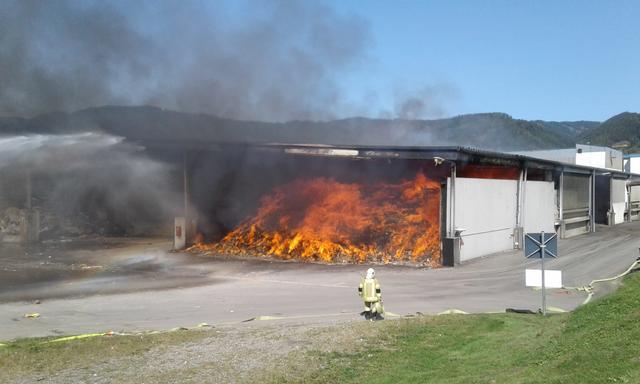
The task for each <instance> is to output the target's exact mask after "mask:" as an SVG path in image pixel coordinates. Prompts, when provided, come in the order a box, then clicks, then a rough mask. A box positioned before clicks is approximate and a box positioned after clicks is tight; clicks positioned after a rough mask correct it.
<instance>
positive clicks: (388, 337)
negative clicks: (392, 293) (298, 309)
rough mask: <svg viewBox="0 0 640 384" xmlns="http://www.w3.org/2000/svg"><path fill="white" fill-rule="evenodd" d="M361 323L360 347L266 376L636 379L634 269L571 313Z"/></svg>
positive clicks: (639, 277)
mask: <svg viewBox="0 0 640 384" xmlns="http://www.w3.org/2000/svg"><path fill="white" fill-rule="evenodd" d="M369 327H370V332H371V333H372V334H375V335H378V336H376V337H375V338H374V337H370V338H369V339H367V340H366V343H365V344H366V345H368V347H360V348H357V350H356V351H355V352H351V353H324V354H322V353H321V354H312V355H311V356H308V359H309V360H310V361H311V360H313V361H319V363H317V364H316V365H317V366H318V367H321V368H319V369H316V370H314V371H311V372H307V374H305V376H304V377H301V378H290V376H289V378H287V377H284V378H275V379H274V380H273V381H275V382H305V383H640V274H635V275H632V276H630V277H628V278H627V279H625V281H624V284H623V285H622V286H621V288H620V289H619V290H618V291H616V292H615V293H614V294H612V295H610V296H607V297H605V298H603V299H601V300H597V301H595V302H593V303H591V304H589V305H587V306H584V307H582V308H580V309H578V310H577V311H575V312H574V313H571V314H560V315H552V316H548V317H546V318H544V317H542V316H539V315H516V314H491V315H468V316H464V315H449V316H440V317H426V318H419V319H409V320H400V321H387V322H381V323H375V324H371V325H369ZM363 332H366V330H365V331H363Z"/></svg>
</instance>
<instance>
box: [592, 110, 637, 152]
mask: <svg viewBox="0 0 640 384" xmlns="http://www.w3.org/2000/svg"><path fill="white" fill-rule="evenodd" d="M580 141H581V142H585V143H586V142H590V143H591V144H594V145H606V146H608V147H611V146H616V147H619V148H621V149H623V150H624V151H626V152H640V113H632V112H624V113H621V114H619V115H616V116H613V117H612V118H610V119H609V120H607V121H605V122H603V123H602V124H600V126H598V127H596V128H594V129H593V130H591V131H588V132H585V134H584V135H582V137H580Z"/></svg>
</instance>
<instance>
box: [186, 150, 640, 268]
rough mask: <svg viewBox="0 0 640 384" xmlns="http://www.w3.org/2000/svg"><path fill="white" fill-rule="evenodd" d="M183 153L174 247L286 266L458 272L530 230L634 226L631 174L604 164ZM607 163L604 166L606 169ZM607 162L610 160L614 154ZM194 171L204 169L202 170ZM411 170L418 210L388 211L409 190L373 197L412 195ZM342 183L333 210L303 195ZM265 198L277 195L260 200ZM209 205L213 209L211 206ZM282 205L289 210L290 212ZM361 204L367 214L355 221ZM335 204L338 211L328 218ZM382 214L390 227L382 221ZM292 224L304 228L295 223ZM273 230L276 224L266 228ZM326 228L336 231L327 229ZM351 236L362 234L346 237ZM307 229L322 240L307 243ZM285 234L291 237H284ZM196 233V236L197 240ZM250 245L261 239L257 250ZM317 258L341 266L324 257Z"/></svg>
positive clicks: (443, 155)
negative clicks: (315, 217) (348, 264)
mask: <svg viewBox="0 0 640 384" xmlns="http://www.w3.org/2000/svg"><path fill="white" fill-rule="evenodd" d="M604 152H605V153H609V154H610V153H612V152H607V151H604ZM184 153H185V155H184V190H185V212H187V214H186V219H185V217H182V218H177V219H176V228H177V232H176V236H177V237H176V246H177V247H178V248H181V247H183V246H187V245H189V244H190V243H193V242H194V241H197V242H204V243H210V244H214V245H216V244H218V245H219V244H221V243H224V245H225V246H222V247H219V246H213V247H212V248H210V250H213V251H220V252H225V251H227V250H232V251H233V253H238V252H244V251H246V252H247V253H249V254H251V253H265V254H270V255H272V256H276V257H280V258H286V259H293V258H296V257H299V258H302V259H305V258H309V259H314V258H315V259H318V257H317V255H318V254H319V253H322V252H325V251H326V250H327V249H329V250H332V251H331V252H334V253H344V254H348V255H350V257H351V258H347V259H346V261H355V262H363V261H376V262H377V261H383V262H394V261H398V262H400V263H402V262H412V261H413V262H420V261H425V260H430V261H431V264H440V265H456V264H458V263H460V262H466V261H469V260H472V259H475V258H478V257H482V256H486V255H489V254H492V253H496V252H501V251H507V250H512V249H519V248H520V247H521V246H522V241H523V234H524V233H527V232H540V231H545V232H548V233H549V232H557V233H558V235H559V236H560V237H561V238H568V237H572V236H576V235H580V234H586V233H589V232H594V231H596V228H597V225H598V224H601V225H616V224H621V223H623V222H624V221H627V220H632V219H637V218H638V213H640V209H639V208H640V186H635V184H634V182H633V178H634V177H635V176H636V175H634V174H631V173H627V172H623V171H622V162H621V161H622V157H620V163H621V164H620V170H617V169H614V167H613V166H612V167H599V166H598V167H595V166H587V165H580V164H573V163H566V162H561V161H556V160H550V159H543V158H537V157H533V156H526V155H522V154H513V153H497V152H488V151H481V150H476V149H471V148H461V147H364V146H360V147H358V146H326V145H288V144H264V145H262V144H256V145H230V144H218V145H216V146H215V147H210V146H208V147H207V148H206V150H204V149H203V148H198V146H197V145H196V146H194V147H193V148H191V149H189V150H187V151H185V152H184ZM607 156H609V155H607ZM607 156H605V157H604V159H605V161H609V162H611V159H609V160H607V158H608V157H607ZM613 156H614V159H613V160H614V161H613V163H615V161H617V160H616V159H615V157H616V156H617V155H616V154H615V153H614V154H613ZM593 157H594V158H599V157H600V155H598V156H593ZM609 157H611V156H609ZM613 163H612V164H613ZM203 164H209V165H208V166H206V167H204V168H202V165H203ZM598 165H600V163H598ZM604 165H607V164H604ZM614 165H615V164H614ZM214 168H216V169H217V170H215V171H214V170H213V169H214ZM203 169H204V171H203ZM221 169H224V170H223V171H221ZM416 172H418V174H422V175H424V177H425V178H426V179H425V180H427V181H428V186H427V187H425V188H426V189H424V194H422V195H420V196H422V197H421V199H426V200H428V203H426V204H425V205H424V206H421V205H419V204H418V205H415V204H414V203H411V202H410V201H409V200H407V204H406V205H402V204H400V203H397V202H402V199H403V198H405V197H407V196H409V195H410V194H408V192H407V191H409V189H406V190H405V191H404V192H400V193H399V194H396V195H393V194H392V193H391V192H389V193H386V192H384V193H382V192H381V191H383V190H384V191H393V190H394V188H396V187H397V186H400V185H405V186H406V185H409V184H406V183H407V181H406V180H414V184H411V188H413V189H412V190H419V188H418V186H417V181H416V180H417V179H414V178H413V177H414V176H412V175H415V173H416ZM214 174H215V175H214ZM212 175H213V176H212ZM314 178H315V179H314ZM300 179H305V180H308V179H314V180H324V181H327V180H332V182H333V181H335V183H333V184H331V186H328V187H326V188H324V189H323V187H318V186H317V184H316V186H315V187H314V188H315V189H314V188H312V189H310V187H309V186H308V185H305V184H301V183H300V182H298V181H296V180H300ZM402 183H405V184H402ZM361 185H370V186H372V187H360V186H361ZM425 185H427V184H425ZM247 186H248V188H245V187H247ZM345 186H349V188H351V187H352V186H356V187H355V190H356V192H357V193H358V199H357V200H353V201H352V200H350V199H349V198H342V197H340V199H341V200H340V201H339V202H338V203H336V204H337V205H331V204H330V203H327V201H329V199H327V197H326V196H325V195H322V196H316V195H314V197H313V198H311V202H305V201H303V200H304V199H303V198H302V197H300V196H302V195H305V196H306V193H307V191H309V190H312V191H314V192H313V193H316V192H317V191H328V192H326V193H328V194H329V195H331V196H343V194H342V191H343V189H344V188H346V187H345ZM383 186H387V187H383ZM376 188H377V189H378V190H379V192H380V193H376ZM385 188H386V189H385ZM398 188H399V187H398ZM402 188H404V187H402ZM407 188H409V187H407ZM416 188H418V189H416ZM396 189H397V188H396ZM349 190H350V191H353V189H349ZM270 191H271V192H273V191H276V192H273V194H272V195H269V193H271V192H270ZM297 191H299V195H298V194H297V193H298V192H297ZM421 193H422V192H421ZM367 194H369V195H371V196H374V197H373V198H372V199H373V200H367V197H366V196H367ZM381 194H386V195H388V196H389V200H384V199H382V200H380V198H379V197H375V196H378V195H381ZM212 196H215V198H214V199H215V200H216V201H215V203H213V204H212V201H211V200H212ZM265 196H268V197H267V200H269V201H270V202H273V201H276V200H277V198H276V196H278V198H279V199H280V200H277V201H278V203H277V204H275V205H274V206H273V207H271V208H268V207H265V203H264V200H265ZM403 196H404V197H403ZM376 199H378V200H376ZM287 201H296V204H298V205H295V204H294V205H293V206H292V207H294V208H291V207H288V206H287ZM354 201H355V202H354ZM372 202H373V203H372ZM315 203H317V205H318V207H314V209H309V207H308V206H307V205H312V204H315ZM396 203H397V204H396ZM278 204H279V205H278ZM305 204H306V205H305ZM372 204H373V205H372ZM393 204H396V205H393ZM411 204H414V205H411ZM358 205H361V206H365V207H366V208H365V209H364V213H362V212H360V210H359V208H358ZM378 206H385V207H387V206H388V207H391V208H390V210H389V211H386V213H385V212H383V213H380V212H377V213H376V212H373V211H375V207H378ZM336 207H342V209H344V210H343V211H342V212H338V213H336V212H330V211H331V209H336ZM372 207H373V208H372ZM320 208H322V209H325V210H326V212H324V213H323V215H324V216H323V217H325V218H326V220H324V223H322V224H320V225H319V226H318V225H315V224H310V225H309V217H308V216H305V217H303V218H302V217H297V216H300V215H298V214H291V212H287V209H289V210H291V209H294V210H298V211H304V212H314V213H315V212H318V209H320ZM412 210H414V211H412ZM369 211H372V212H373V213H371V215H372V216H371V217H369V216H367V212H369ZM252 212H253V213H252ZM256 212H258V213H257V214H256ZM260 212H262V213H260ZM265 212H267V213H266V216H265V215H263V213H265ZM393 212H406V213H407V214H406V216H407V217H409V218H410V219H407V221H406V223H408V224H407V225H406V226H405V227H402V226H401V225H400V226H398V227H397V228H396V227H395V226H396V225H399V224H398V223H401V224H402V223H405V222H404V221H402V220H405V219H404V218H402V217H400V216H397V215H396V216H394V215H395V214H394V213H393ZM298 213H299V212H298ZM418 213H420V215H418ZM352 214H353V215H356V216H357V215H360V216H357V217H354V218H353V220H354V221H353V222H349V221H348V219H346V218H348V217H349V216H350V215H352ZM252 215H253V216H252ZM274 215H275V216H274ZM278 215H281V217H278ZM376 215H377V216H376ZM384 215H392V216H393V217H394V218H393V219H392V220H391V219H390V220H387V219H386V217H387V216H384ZM195 216H197V219H196V218H195ZM247 217H252V218H251V219H249V220H247ZM369 219H371V220H370V221H376V220H377V222H380V223H382V224H384V225H387V226H388V227H387V230H384V229H380V228H379V227H377V226H376V225H375V223H374V224H371V223H369ZM296 220H299V222H300V223H303V224H300V225H297V224H295V222H296ZM343 220H345V221H344V222H343ZM320 221H323V220H320ZM274 222H277V223H279V224H276V225H275V227H274V226H273V225H272V224H273V223H274ZM283 222H285V223H286V224H282V223H283ZM186 223H193V224H192V225H188V224H186ZM269 223H272V224H269ZM292 223H293V224H292ZM331 223H335V224H336V227H337V228H329V229H328V227H327V226H330V224H331ZM270 225H271V227H269V226H270ZM314 225H315V226H314ZM243 226H244V227H243ZM267 227H269V228H267ZM353 227H357V228H361V229H362V232H357V231H355V232H354V231H352V230H351V229H350V228H353ZM256 230H257V231H258V234H256ZM315 230H317V231H318V232H322V233H328V235H327V236H326V237H322V236H320V238H313V236H314V233H312V232H313V231H315ZM260 231H264V233H262V232H260ZM287 231H292V233H290V234H289V235H287V233H286V232H287ZM296 231H297V232H296ZM332 231H333V232H332ZM340 231H342V232H340ZM394 231H395V232H394ZM275 232H277V233H275ZM400 232H401V233H416V235H415V236H414V237H403V239H404V240H405V242H404V243H400V242H398V241H397V240H398V238H399V234H400ZM425 233H428V236H426V235H424V234H425ZM196 235H197V236H198V238H197V239H194V237H195V236H196ZM423 235H424V236H423ZM256 236H257V237H258V238H260V239H261V240H258V241H255V237H256ZM288 236H289V237H288ZM385 236H386V237H385ZM425 236H426V237H425ZM247 238H251V240H247ZM381 238H383V239H381ZM203 239H204V240H203ZM274 239H277V241H278V243H276V241H275V240H274ZM318 241H320V243H318ZM256 244H257V245H256ZM300 244H302V245H300ZM305 244H306V245H305ZM398 244H400V245H398ZM425 244H427V245H425ZM390 245H394V246H395V247H396V248H393V247H391V246H390ZM305 247H307V248H306V249H305ZM314 247H315V248H314ZM389 248H393V249H400V251H395V252H396V253H395V259H394V255H390V254H389ZM376 249H378V250H379V252H376ZM359 252H360V253H362V254H359ZM416 253H423V254H416ZM363 254H365V255H364V256H363ZM366 254H368V255H373V256H371V257H369V256H367V255H366ZM314 255H315V256H314ZM319 259H321V260H324V261H329V262H331V261H345V259H344V258H343V259H334V258H333V256H331V255H328V256H327V257H319Z"/></svg>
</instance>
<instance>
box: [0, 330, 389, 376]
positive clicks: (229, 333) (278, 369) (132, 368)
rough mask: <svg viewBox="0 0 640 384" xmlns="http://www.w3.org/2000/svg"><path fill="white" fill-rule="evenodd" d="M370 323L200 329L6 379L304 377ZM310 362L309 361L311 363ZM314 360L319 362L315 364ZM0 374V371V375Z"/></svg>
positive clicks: (353, 343)
mask: <svg viewBox="0 0 640 384" xmlns="http://www.w3.org/2000/svg"><path fill="white" fill-rule="evenodd" d="M378 328H379V327H377V326H376V324H375V323H370V322H364V321H361V322H353V323H348V324H344V323H340V325H338V323H333V324H327V323H316V324H310V323H291V322H280V321H259V322H258V321H256V322H253V323H247V325H244V326H240V327H238V326H233V327H222V328H218V327H216V328H210V329H206V330H190V331H178V332H202V338H201V339H199V340H197V341H192V342H186V343H178V344H169V345H167V344H161V345H159V346H156V347H154V348H151V349H149V350H148V351H146V352H144V353H141V354H138V355H136V356H134V357H132V358H131V357H127V358H111V359H107V360H105V361H102V362H100V363H98V364H90V365H88V364H87V363H86V361H85V362H83V361H82V360H80V361H77V362H74V361H70V362H69V365H68V367H67V368H65V369H63V370H59V371H57V372H55V373H54V374H52V375H50V376H43V375H42V373H35V372H34V373H31V374H26V375H22V376H21V377H18V378H15V377H14V378H8V379H9V382H11V383H20V384H22V383H34V382H42V383H136V384H143V383H175V382H181V383H248V382H270V381H273V380H276V378H282V377H296V378H300V377H301V376H302V377H303V376H304V375H305V373H307V372H309V371H310V368H312V366H311V365H313V364H314V363H316V360H315V359H314V357H313V356H314V354H313V353H316V352H346V351H350V350H352V349H353V348H355V347H357V346H358V345H360V344H361V343H362V342H363V341H364V339H363V338H362V337H363V336H362V335H363V334H366V335H367V337H369V336H372V335H373V334H375V332H377V329H378ZM310 364H311V365H310ZM318 364H319V362H318ZM0 376H1V375H0Z"/></svg>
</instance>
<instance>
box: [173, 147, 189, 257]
mask: <svg viewBox="0 0 640 384" xmlns="http://www.w3.org/2000/svg"><path fill="white" fill-rule="evenodd" d="M187 165H188V152H187V151H185V152H184V153H183V154H182V194H183V201H182V203H183V206H182V210H183V212H182V216H181V217H176V218H175V220H174V233H173V248H174V249H176V250H178V249H184V248H186V247H188V246H189V245H190V244H189V235H190V232H191V220H190V217H189V216H190V215H189V172H188V169H187Z"/></svg>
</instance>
